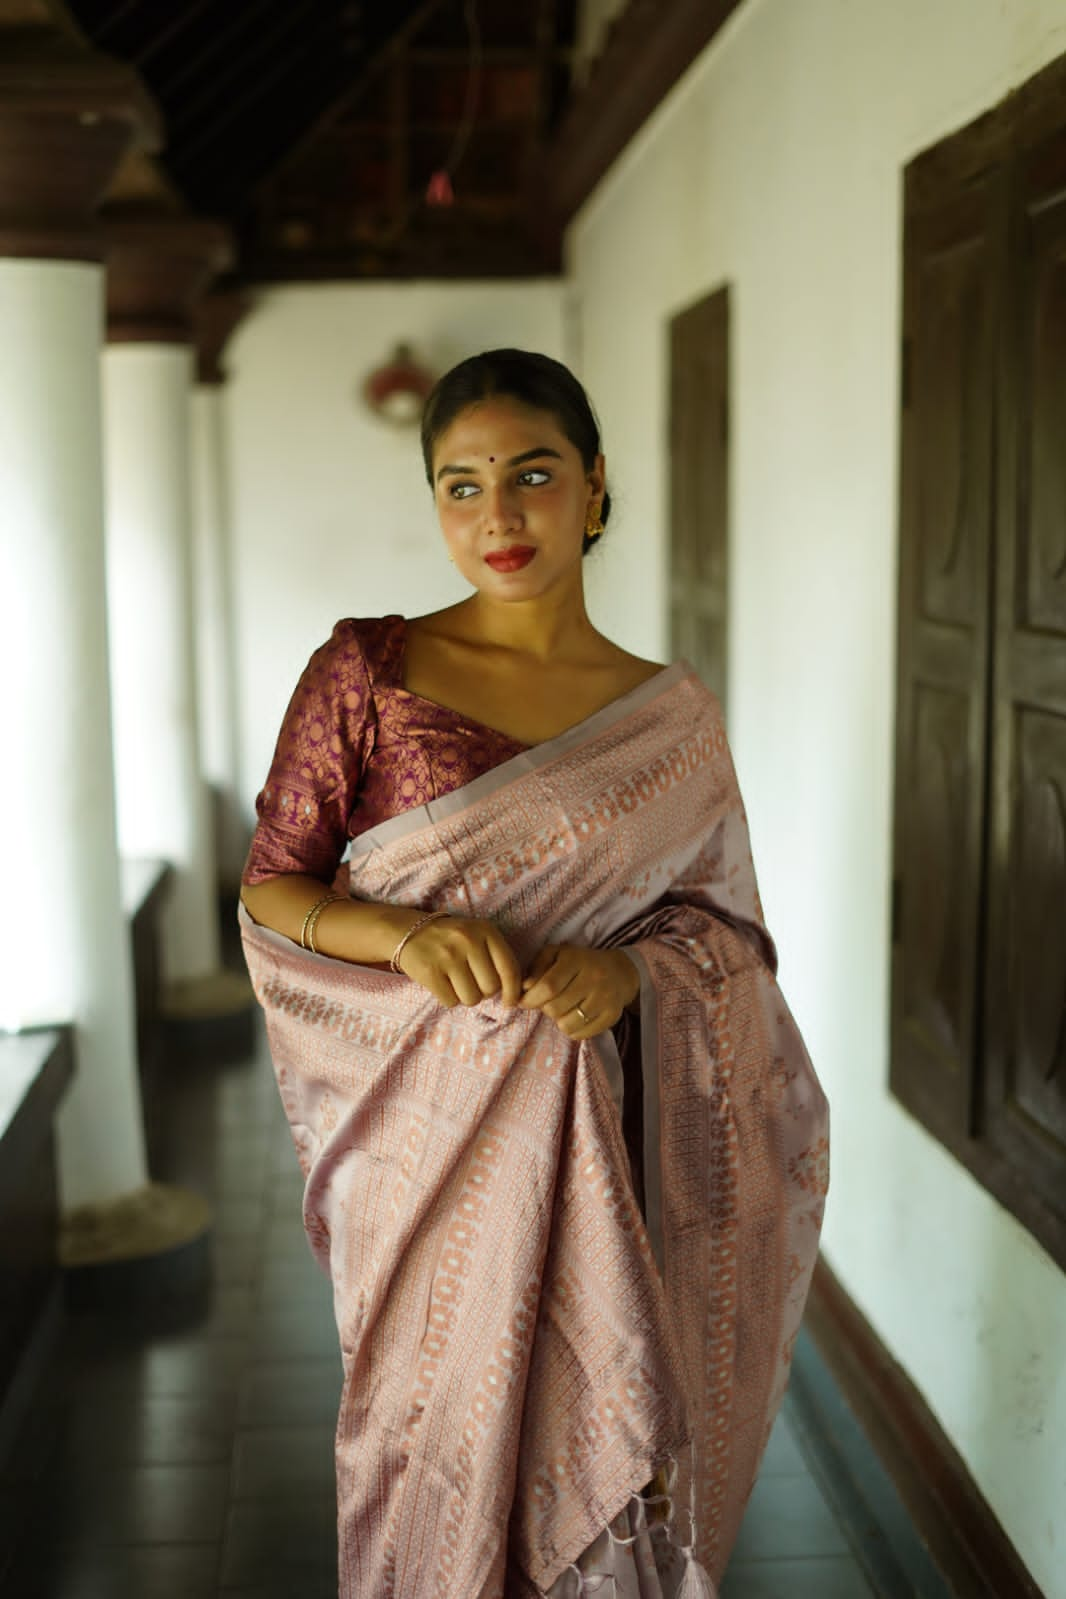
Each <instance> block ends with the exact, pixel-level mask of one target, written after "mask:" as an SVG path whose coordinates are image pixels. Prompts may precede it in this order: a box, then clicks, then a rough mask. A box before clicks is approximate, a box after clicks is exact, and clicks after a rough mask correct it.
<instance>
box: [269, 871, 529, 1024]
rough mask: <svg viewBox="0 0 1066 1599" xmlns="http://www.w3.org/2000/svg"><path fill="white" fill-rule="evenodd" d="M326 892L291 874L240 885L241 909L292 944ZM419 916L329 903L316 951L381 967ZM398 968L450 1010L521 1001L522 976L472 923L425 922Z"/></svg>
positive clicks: (482, 926)
mask: <svg viewBox="0 0 1066 1599" xmlns="http://www.w3.org/2000/svg"><path fill="white" fill-rule="evenodd" d="M329 892H330V890H329V887H328V886H327V884H325V883H323V882H322V881H321V879H320V878H317V877H308V876H304V875H302V874H298V873H295V872H294V873H286V874H285V875H284V876H280V877H271V878H269V879H267V880H266V881H265V882H261V883H245V884H243V885H242V887H241V902H242V904H243V905H244V908H245V910H246V911H247V912H248V914H249V916H250V917H251V918H252V920H253V921H254V922H258V923H259V924H260V926H262V927H270V928H272V929H273V931H274V932H276V933H282V934H284V936H285V937H286V938H291V939H292V940H293V942H294V943H296V944H298V943H299V942H300V935H301V933H302V932H303V928H304V920H305V918H306V916H307V913H308V911H309V910H310V909H311V908H312V906H314V905H316V904H317V903H318V901H319V900H320V899H322V898H323V897H324V896H325V895H327V894H328V893H329ZM424 915H425V912H424V911H422V910H417V909H413V908H412V907H410V906H406V905H381V904H376V903H374V902H372V901H369V900H358V899H349V898H347V897H345V898H343V899H338V900H334V901H333V902H332V903H331V904H329V905H326V906H325V908H324V909H323V910H322V911H320V912H319V916H318V921H317V922H316V923H315V948H316V950H317V951H318V953H319V954H320V955H330V956H332V957H333V959H334V960H343V961H352V962H354V963H355V964H357V965H360V966H387V965H388V963H389V961H390V960H391V959H392V956H393V953H394V951H395V950H396V948H397V946H398V944H399V943H400V941H401V939H402V938H403V937H404V935H405V934H406V933H408V932H410V930H411V928H412V927H414V925H415V923H416V922H420V921H422V919H423V917H424ZM400 968H401V970H402V971H403V972H404V973H405V975H406V976H408V977H410V978H412V979H413V981H415V982H417V983H421V985H422V987H423V988H427V989H428V990H429V992H430V993H431V994H433V995H434V996H435V997H436V998H437V999H439V1000H440V1002H441V1004H442V1005H445V1006H447V1007H448V1008H449V1009H450V1008H451V1007H452V1006H453V1005H479V1004H480V1003H481V1001H482V1000H483V999H486V998H488V996H489V995H491V994H499V995H500V997H501V998H502V999H503V1002H504V1004H506V1005H517V1003H518V1001H519V999H520V998H521V995H522V972H521V968H520V967H519V965H518V960H517V957H516V956H515V953H514V951H513V950H512V948H511V946H510V944H508V942H507V940H506V938H505V937H504V935H503V934H502V933H501V932H500V930H499V928H498V927H496V926H495V925H494V924H493V923H492V922H487V921H480V920H477V919H475V918H473V917H465V916H444V917H441V918H440V919H439V920H438V921H433V922H428V923H427V924H426V926H425V927H424V928H420V929H419V931H418V932H417V933H416V934H415V936H414V937H413V938H411V939H409V940H408V941H407V943H406V944H405V945H404V950H403V955H402V957H401V960H400Z"/></svg>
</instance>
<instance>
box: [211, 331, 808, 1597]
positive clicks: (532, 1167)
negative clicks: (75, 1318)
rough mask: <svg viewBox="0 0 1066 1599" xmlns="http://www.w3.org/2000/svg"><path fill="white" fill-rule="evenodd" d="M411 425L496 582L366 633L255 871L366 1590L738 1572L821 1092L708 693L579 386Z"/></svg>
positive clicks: (347, 1578)
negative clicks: (613, 525) (328, 1297)
mask: <svg viewBox="0 0 1066 1599" xmlns="http://www.w3.org/2000/svg"><path fill="white" fill-rule="evenodd" d="M422 441H423V454H424V458H425V465H426V472H427V477H428V479H429V482H430V485H431V487H432V490H433V493H434V497H435V502H436V509H437V514H438V517H439V520H440V525H441V530H442V532H443V535H444V539H445V543H446V545H447V547H448V551H449V554H450V556H451V558H452V560H453V561H454V562H455V563H456V565H457V566H458V568H459V570H460V572H461V573H462V574H463V576H464V577H465V578H466V579H467V580H468V581H469V583H470V584H471V586H472V589H473V591H474V592H473V593H472V594H471V596H470V597H469V598H468V599H466V600H463V601H461V602H460V603H459V604H458V605H454V606H450V607H448V608H447V609H445V610H443V611H438V612H436V613H434V614H432V615H430V616H424V617H418V618H414V619H410V620H404V619H403V618H401V617H398V616H394V617H386V618H384V619H380V620H374V621H347V622H341V623H338V625H337V627H336V628H335V630H334V633H333V636H332V638H331V639H330V641H329V642H328V643H327V644H325V645H324V646H323V647H322V648H321V649H320V650H319V651H317V652H316V654H315V655H314V656H313V657H312V660H311V662H310V664H309V666H308V667H307V670H306V671H305V673H304V675H303V677H302V678H301V681H300V684H299V686H298V687H297V689H296V692H295V694H294V696H293V700H292V703H291V704H290V707H289V710H288V713H287V715H286V719H285V722H284V725H283V727H282V731H281V736H280V738H279V741H278V747H277V752H276V754H275V759H274V764H273V766H272V768H271V772H270V776H269V778H268V780H267V784H266V787H265V788H264V790H263V792H262V794H261V795H260V796H259V801H258V813H259V826H258V829H257V832H256V836H255V840H254V842H253V845H252V850H251V854H250V856H249V861H248V865H247V868H246V872H245V881H244V887H243V891H242V899H243V903H244V908H245V914H242V926H243V928H244V938H245V947H246V951H247V954H248V960H249V966H250V969H251V972H252V975H253V979H254V981H255V984H256V990H257V993H258V995H259V998H260V1000H261V1002H262V1004H263V1006H264V1008H265V1011H266V1014H267V1023H268V1030H269V1034H270V1039H271V1047H272V1051H273V1055H274V1062H275V1067H276V1070H277V1075H278V1080H279V1084H280V1088H281V1094H282V1098H283V1101H284V1104H285V1108H286V1111H287V1113H288V1115H289V1119H290V1122H291V1125H292V1131H293V1136H294V1139H295V1142H296V1147H297V1151H298V1154H299V1156H300V1160H301V1164H302V1166H303V1169H304V1172H305V1175H306V1177H307V1187H306V1192H305V1201H304V1219H305V1223H306V1225H307V1230H308V1235H309V1238H310V1241H311V1246H312V1248H313V1249H314V1251H315V1253H316V1254H317V1256H318V1257H319V1259H320V1260H321V1262H322V1264H323V1266H324V1267H325V1268H326V1269H327V1270H328V1271H329V1272H330V1274H331V1276H332V1279H333V1284H334V1298H335V1306H336V1314H337V1322H338V1328H339V1331H340V1339H341V1346H342V1351H343V1357H344V1368H345V1375H344V1386H343V1393H342V1400H341V1409H340V1416H339V1421H338V1429H337V1478H338V1506H339V1530H340V1574H341V1592H342V1595H343V1596H344V1599H356V1596H358V1599H380V1596H385V1595H395V1596H397V1599H421V1596H422V1595H426V1596H428V1595H431V1594H432V1595H435V1596H443V1599H475V1596H483V1599H493V1596H501V1595H506V1596H507V1599H512V1596H518V1595H537V1594H544V1593H550V1594H551V1595H553V1596H560V1599H561V1596H563V1595H569V1594H573V1593H582V1592H588V1593H594V1592H599V1591H603V1592H606V1593H612V1594H614V1595H618V1596H620V1599H621V1596H630V1595H632V1596H649V1595H661V1594H679V1593H683V1594H688V1593H695V1594H700V1593H712V1592H713V1588H712V1586H711V1580H710V1577H709V1576H708V1575H707V1573H710V1574H711V1575H712V1576H713V1578H714V1579H715V1580H717V1579H718V1578H719V1577H720V1575H721V1572H722V1570H723V1568H724V1565H725V1561H726V1559H727V1557H728V1553H729V1549H730V1547H731V1544H732V1541H733V1538H734V1537H735V1534H736V1530H737V1527H738V1525H739V1521H740V1518H741V1515H742V1512H743V1507H744V1503H745V1500H746V1498H747V1495H748V1493H749V1492H750V1489H751V1485H752V1483H753V1481H754V1478H755V1473H756V1470H757V1467H758V1463H759V1459H760V1456H761V1454H762V1450H763V1448H764V1446H765V1443H766V1439H767V1437H768V1435H769V1430H770V1427H771V1424H772V1421H773V1417H774V1414H775V1412H776V1409H777V1406H778V1404H779V1403H780V1399H781V1396H782V1393H783V1391H784V1386H785V1382H786V1380H787V1371H788V1362H789V1359H790V1356H791V1345H792V1340H793V1338H794V1335H795V1331H796V1329H797V1327H798V1323H799V1317H800V1314H801V1311H802V1305H803V1300H804V1298H805V1295H806V1290H807V1285H808V1282H809V1278H810V1273H811V1270H812V1267H813V1262H814V1256H815V1251H816V1247H817V1237H818V1230H819V1227H820V1223H821V1213H822V1205H823V1199H824V1193H825V1182H826V1111H825V1102H824V1099H823V1097H822V1094H821V1091H820V1089H819V1087H818V1084H817V1081H816V1079H815V1077H814V1074H813V1071H812V1069H811V1066H810V1062H809V1060H808V1058H807V1055H806V1052H805V1051H804V1049H803V1045H802V1043H801V1041H800V1039H799V1036H798V1034H797V1032H796V1030H795V1026H794V1024H793V1022H792V1020H791V1017H790V1016H789V1013H788V1010H787V1008H786V1006H785V1004H784V1001H783V1000H782V998H781V996H780V993H779V991H778V990H777V987H776V984H775V982H774V970H775V955H774V949H773V945H772V943H771V941H770V938H769V936H768V934H767V933H766V931H765V929H764V927H763V925H762V919H761V911H760V908H759V903H758V896H757V890H756V887H755V878H754V871H753V868H752V865H751V857H750V853H749V849H748V842H747V833H746V828H745V823H744V816H743V810H742V807H741V803H740V798H739V795H738V793H737V789H736V783H735V778H734V775H733V769H732V764H731V761H730V758H729V753H728V749H727V746H726V741H725V735H724V732H723V729H722V722H721V716H720V712H719V709H718V706H717V703H716V702H715V701H714V699H713V697H712V696H711V695H710V694H708V693H707V691H706V690H705V689H704V688H703V687H702V685H701V684H700V683H699V682H698V680H697V679H696V678H695V676H694V674H693V673H692V672H691V670H690V669H689V668H687V667H686V666H685V665H684V664H683V663H680V664H678V665H675V666H673V667H667V668H664V667H660V666H657V665H656V664H654V663H652V662H649V661H644V660H641V659H639V658H637V657H635V656H633V655H630V654H628V653H627V652H626V651H624V650H622V649H620V648H619V647H618V646H617V645H615V644H613V643H611V642H610V640H608V639H606V638H605V637H603V635H602V634H600V633H598V632H597V631H596V630H595V628H593V626H592V624H591V623H590V621H589V619H588V616H587V614H586V611H585V604H584V596H583V589H582V568H581V561H582V556H583V555H584V554H585V553H586V552H587V551H588V549H589V548H591V546H592V545H593V544H594V542H595V541H596V540H597V539H598V538H599V536H600V535H601V533H602V531H603V527H604V525H605V524H606V522H607V519H608V515H609V511H610V500H609V496H608V494H607V492H606V486H605V474H604V460H603V455H602V453H601V450H600V442H599V434H598V429H597V426H596V423H595V420H594V418H593V415H592V412H591V409H590V407H589V404H588V401H587V398H586V396H585V394H584V391H583V389H582V388H581V385H580V384H579V383H578V382H577V380H576V379H575V378H574V377H573V376H572V375H571V374H570V373H569V372H568V371H567V370H566V368H565V367H563V366H561V365H560V364H559V363H557V362H555V361H551V360H549V359H548V358H547V357H544V356H539V355H533V354H530V353H526V352H521V351H514V350H497V351H492V352H489V353H487V354H484V355H481V356H476V357H474V358H472V359H471V360H469V361H465V362H463V363H461V365H459V366H458V367H456V368H455V369H454V370H453V371H451V372H450V373H448V374H447V375H446V376H445V377H444V378H443V379H442V380H441V382H440V383H439V384H438V386H437V388H436V389H435V391H434V393H433V394H432V395H431V397H430V399H429V402H428V404H427V407H426V412H425V417H424V421H423V432H422ZM346 850H347V851H348V852H349V858H348V861H347V864H346V865H345V866H342V865H341V859H342V856H343V855H344V853H345V851H346Z"/></svg>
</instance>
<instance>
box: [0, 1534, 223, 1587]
mask: <svg viewBox="0 0 1066 1599" xmlns="http://www.w3.org/2000/svg"><path fill="white" fill-rule="evenodd" d="M220 1556H221V1551H220V1548H219V1546H218V1545H215V1544H205V1545H189V1546H186V1547H183V1546H182V1545H179V1544H164V1545H156V1546H150V1547H146V1548H132V1547H126V1548H121V1547H117V1548H112V1549H92V1550H88V1549H78V1548H72V1547H71V1546H69V1545H66V1544H54V1543H53V1544H50V1545H46V1546H42V1547H40V1548H38V1549H35V1550H34V1552H33V1554H32V1556H31V1557H27V1559H26V1560H25V1562H20V1564H19V1566H18V1567H17V1568H16V1569H15V1570H14V1571H13V1572H12V1573H11V1576H10V1586H8V1585H5V1587H4V1589H3V1592H4V1594H5V1595H6V1594H8V1593H10V1594H11V1599H215V1594H216V1592H217V1588H216V1583H217V1578H218V1566H219V1560H220Z"/></svg>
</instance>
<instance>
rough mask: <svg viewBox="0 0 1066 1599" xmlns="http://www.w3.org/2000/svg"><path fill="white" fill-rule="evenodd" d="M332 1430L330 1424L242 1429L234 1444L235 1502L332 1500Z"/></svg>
mask: <svg viewBox="0 0 1066 1599" xmlns="http://www.w3.org/2000/svg"><path fill="white" fill-rule="evenodd" d="M334 1432H335V1428H334V1427H333V1426H331V1425H330V1424H329V1423H326V1424H324V1425H323V1424H321V1423H320V1424H319V1425H317V1426H309V1427H256V1428H253V1429H250V1430H249V1431H247V1432H239V1433H238V1434H237V1439H236V1443H235V1444H234V1446H233V1473H232V1478H231V1484H232V1493H233V1498H234V1500H241V1499H269V1498H281V1499H301V1498H305V1499H311V1498H314V1499H323V1500H326V1501H329V1502H331V1503H332V1500H333V1498H334V1494H335V1490H336V1473H335V1468H334V1464H333V1439H334Z"/></svg>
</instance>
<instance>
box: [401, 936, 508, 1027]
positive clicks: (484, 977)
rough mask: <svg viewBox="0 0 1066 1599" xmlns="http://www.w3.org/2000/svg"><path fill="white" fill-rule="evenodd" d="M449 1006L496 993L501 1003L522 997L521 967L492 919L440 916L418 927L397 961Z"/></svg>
mask: <svg viewBox="0 0 1066 1599" xmlns="http://www.w3.org/2000/svg"><path fill="white" fill-rule="evenodd" d="M397 964H398V965H399V967H400V970H401V971H402V972H403V973H404V975H405V976H407V977H410V978H411V980H412V981H413V982H415V983H421V985H422V987H423V988H428V989H429V991H430V993H431V994H433V995H434V996H435V998H437V999H439V1000H440V1002H441V1004H442V1005H444V1006H445V1007H446V1008H447V1009H448V1010H451V1009H452V1008H453V1006H455V1005H480V1004H481V1001H482V1000H483V999H488V998H489V997H490V995H492V994H499V995H500V997H501V999H502V1000H503V1003H504V1004H505V1005H512V1006H513V1005H517V1004H518V1001H519V1000H520V999H521V997H522V971H521V968H520V966H519V964H518V958H517V956H516V955H515V952H514V950H513V949H512V948H511V946H510V944H509V943H508V942H507V940H506V938H505V937H504V936H503V934H502V933H501V932H500V929H499V928H498V927H497V926H496V924H495V923H494V922H489V921H480V920H476V919H474V918H467V917H465V916H442V917H440V918H439V919H438V920H436V921H432V922H427V923H426V925H425V927H420V928H419V930H418V932H417V933H414V934H413V935H412V936H411V938H409V939H408V941H407V943H406V944H405V945H404V947H403V950H402V952H401V954H400V959H399V961H398V963H397Z"/></svg>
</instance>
